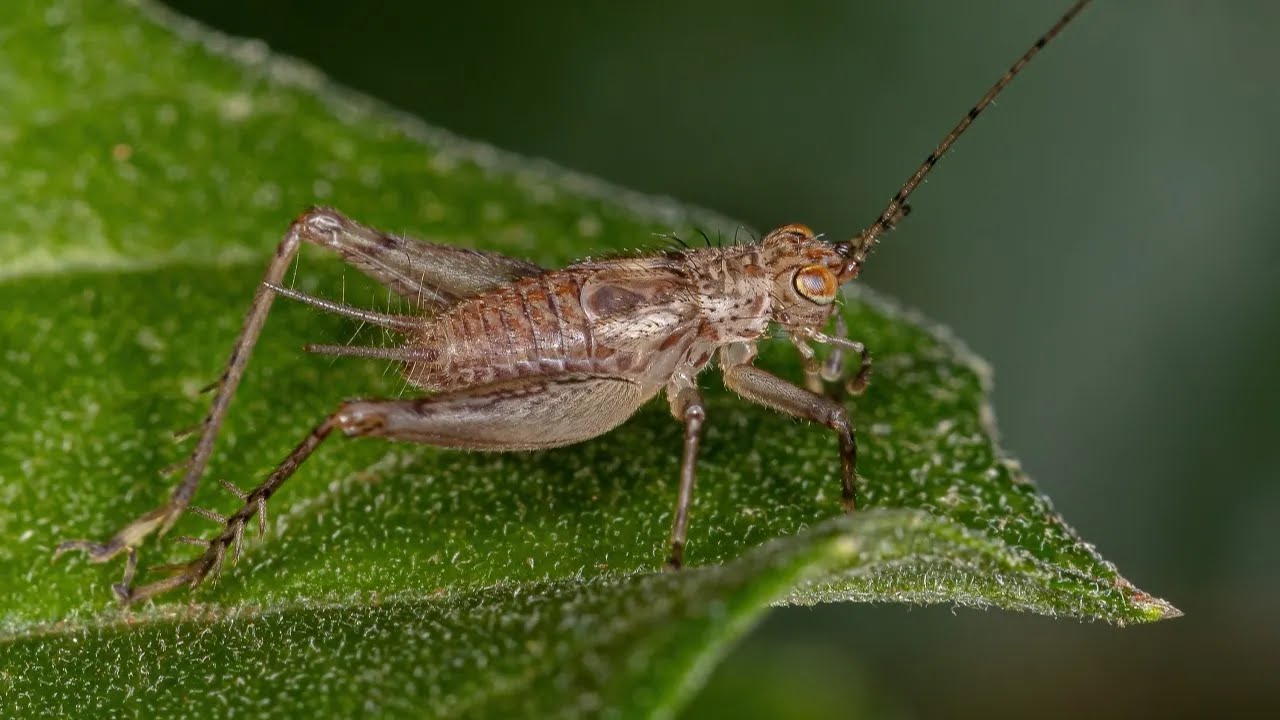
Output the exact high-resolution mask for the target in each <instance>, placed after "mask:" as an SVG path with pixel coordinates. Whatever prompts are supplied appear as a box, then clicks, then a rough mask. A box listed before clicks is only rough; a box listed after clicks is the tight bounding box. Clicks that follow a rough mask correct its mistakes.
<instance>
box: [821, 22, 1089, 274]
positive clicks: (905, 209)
mask: <svg viewBox="0 0 1280 720" xmlns="http://www.w3.org/2000/svg"><path fill="white" fill-rule="evenodd" d="M1091 1H1092V0H1077V2H1076V4H1074V5H1072V6H1071V8H1070V9H1069V10H1067V12H1066V13H1065V14H1063V16H1062V17H1061V18H1059V19H1058V22H1056V23H1054V24H1053V27H1051V28H1049V31H1048V32H1046V33H1045V34H1044V35H1041V36H1040V39H1039V40H1036V42H1035V44H1034V45H1032V46H1031V48H1030V49H1029V50H1027V51H1026V52H1025V53H1023V55H1022V57H1020V58H1018V61H1017V62H1015V63H1014V64H1013V66H1012V67H1010V68H1009V70H1008V71H1007V72H1005V74H1004V75H1002V76H1001V77H1000V79H999V80H997V81H996V84H995V85H992V86H991V89H990V90H987V94H986V95H983V96H982V99H981V100H979V101H978V104H977V105H974V106H973V108H972V109H970V110H969V112H968V114H966V115H965V116H964V117H963V118H962V119H961V120H960V122H959V123H957V124H956V126H955V127H954V128H952V129H951V132H949V133H947V136H946V137H944V138H943V139H942V142H940V143H938V147H936V148H934V151H933V152H931V153H929V157H927V158H925V159H924V162H923V163H922V164H921V165H920V167H919V168H918V169H917V170H916V171H915V173H913V174H912V175H911V177H910V178H908V179H907V182H906V183H904V184H903V185H902V188H901V189H899V190H898V192H897V194H895V195H894V196H893V199H892V200H890V201H889V204H888V205H887V206H885V209H884V211H883V212H881V213H880V216H879V217H877V218H876V221H875V222H874V223H872V224H871V227H869V228H867V229H866V230H863V231H862V232H860V233H858V236H857V237H856V238H854V239H853V240H850V241H849V242H845V243H840V246H841V248H840V249H841V252H843V253H844V254H846V255H848V256H849V257H850V260H849V262H848V264H847V265H846V274H856V272H857V270H858V268H859V267H860V266H861V265H862V263H863V262H864V261H865V260H866V259H867V254H868V253H870V252H871V247H872V246H873V245H875V244H876V238H878V237H879V236H880V234H881V233H883V232H884V231H886V230H892V229H893V227H894V225H896V224H897V223H898V221H899V220H901V219H902V218H904V217H906V216H907V214H908V213H910V212H911V207H910V206H909V205H907V198H908V197H910V196H911V193H912V192H914V191H915V189H916V187H918V186H919V185H920V183H921V182H923V181H924V179H925V176H926V175H928V174H929V171H930V170H932V169H933V166H934V165H937V164H938V161H939V160H941V159H942V156H943V155H946V154H947V151H948V150H950V149H951V146H952V144H954V143H955V141H956V139H957V138H959V137H960V136H961V135H963V134H964V131H965V130H968V129H969V126H970V125H972V124H973V121H974V119H975V118H977V117H978V115H980V114H982V111H983V110H986V109H987V106H988V105H990V104H991V102H992V101H993V100H995V99H996V96H997V95H999V94H1000V92H1001V91H1002V90H1004V89H1005V87H1006V86H1007V85H1008V84H1009V83H1010V82H1012V81H1013V78H1014V77H1015V76H1016V75H1017V74H1018V73H1020V72H1022V69H1023V68H1024V67H1026V65H1027V63H1029V62H1031V58H1033V57H1035V56H1036V55H1037V54H1038V53H1039V52H1040V50H1041V49H1042V48H1044V46H1045V45H1048V44H1049V41H1050V40H1052V39H1054V38H1055V37H1057V36H1058V33H1060V32H1062V29H1063V28H1065V27H1066V26H1067V24H1068V23H1070V22H1071V21H1072V20H1073V19H1075V16H1076V15H1079V14H1080V11H1081V10H1083V9H1084V7H1085V6H1086V5H1088V4H1089V3H1090V2H1091Z"/></svg>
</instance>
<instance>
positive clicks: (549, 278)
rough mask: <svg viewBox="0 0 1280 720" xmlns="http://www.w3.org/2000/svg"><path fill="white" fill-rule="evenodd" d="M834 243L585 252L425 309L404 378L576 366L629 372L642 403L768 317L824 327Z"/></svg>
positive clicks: (450, 382) (438, 379)
mask: <svg viewBox="0 0 1280 720" xmlns="http://www.w3.org/2000/svg"><path fill="white" fill-rule="evenodd" d="M832 248H833V246H832V245H831V244H830V243H825V242H821V241H817V240H815V239H814V237H813V233H812V232H811V231H809V229H808V228H805V227H803V226H800V225H791V226H787V227H784V228H781V229H779V230H775V231H774V232H773V233H771V234H770V235H769V236H767V237H766V238H764V240H763V241H762V242H761V243H760V244H759V245H746V246H734V247H730V248H719V247H708V248H698V249H686V250H678V251H671V252H668V253H666V254H663V255H660V256H657V257H639V258H620V259H611V260H603V261H587V262H582V263H578V264H575V265H571V266H569V267H567V268H565V269H563V270H556V271H552V272H548V273H546V274H544V275H538V276H534V277H527V278H521V279H519V280H517V281H515V282H512V283H510V284H508V285H503V286H501V287H498V288H495V289H494V290H492V291H490V292H487V293H485V294H483V295H478V296H476V297H473V298H469V299H467V300H465V301H462V302H460V303H458V304H457V305H455V306H453V307H451V308H449V309H448V310H447V311H446V312H444V313H442V314H440V315H438V316H435V317H427V318H423V327H422V330H421V331H420V332H415V333H411V334H410V335H409V339H408V341H407V344H409V345H413V346H416V347H417V348H418V349H419V351H420V352H421V353H422V355H423V356H424V359H423V360H420V361H417V362H412V361H411V362H409V363H408V366H407V368H406V376H407V378H408V379H409V380H410V381H411V382H412V383H414V384H415V385H417V386H418V387H421V388H422V389H424V390H431V391H434V392H448V391H451V390H456V389H459V388H463V387H469V386H472V385H476V384H479V383H490V382H497V381H505V380H515V379H517V378H529V377H540V376H559V375H562V374H564V373H582V374H587V375H601V376H609V377H616V378H626V379H628V380H630V381H632V382H634V383H635V384H636V385H637V386H638V387H639V390H640V392H641V395H642V397H643V399H645V400H647V399H649V398H650V397H653V396H654V395H655V394H656V393H657V392H658V391H659V390H661V389H662V388H663V387H665V386H666V384H667V381H668V380H669V379H670V378H671V376H672V374H673V373H674V372H676V370H677V369H681V370H684V371H687V372H692V373H697V372H698V371H700V370H702V369H703V368H704V367H706V366H707V364H708V363H709V362H710V361H711V359H712V356H713V355H714V352H715V350H716V348H718V347H720V346H722V345H727V344H729V343H734V342H754V341H756V340H759V339H760V338H761V337H763V336H764V335H765V334H766V333H767V331H768V329H769V325H770V323H771V322H776V323H778V324H780V325H781V326H783V327H788V326H799V327H821V326H823V325H825V324H826V322H827V320H828V318H829V317H830V315H831V312H832V311H833V309H834V305H833V304H832V303H833V301H834V299H835V296H836V293H837V291H838V284H837V282H838V281H837V280H836V278H837V275H838V273H839V272H840V270H841V269H842V268H843V266H844V264H845V258H844V257H843V256H841V255H839V254H838V253H835V252H833V249H832ZM815 277H818V278H820V281H821V282H822V283H823V284H821V285H816V286H815V280H814V278H815ZM607 429H608V428H605V429H603V430H601V432H604V430H607Z"/></svg>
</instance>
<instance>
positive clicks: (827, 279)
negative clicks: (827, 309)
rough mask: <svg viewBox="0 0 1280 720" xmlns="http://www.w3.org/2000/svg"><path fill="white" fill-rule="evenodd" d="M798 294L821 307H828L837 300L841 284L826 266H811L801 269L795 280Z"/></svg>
mask: <svg viewBox="0 0 1280 720" xmlns="http://www.w3.org/2000/svg"><path fill="white" fill-rule="evenodd" d="M794 282H795V286H796V292H798V293H800V295H801V296H803V297H804V298H806V299H808V300H812V301H813V302H815V303H817V304H819V305H827V304H830V303H831V302H832V301H834V300H835V299H836V293H837V292H839V290H840V283H838V282H836V276H835V273H833V272H831V271H830V270H828V269H827V267H826V266H825V265H810V266H808V267H804V268H800V271H799V272H797V273H796V279H795V281H794Z"/></svg>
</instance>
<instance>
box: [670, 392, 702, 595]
mask: <svg viewBox="0 0 1280 720" xmlns="http://www.w3.org/2000/svg"><path fill="white" fill-rule="evenodd" d="M667 400H668V401H669V402H670V404H671V414H672V415H674V416H675V418H676V419H677V420H679V421H681V422H683V423H684V454H683V456H682V457H681V460H680V490H679V494H678V495H677V496H676V511H675V516H674V518H673V519H672V521H671V557H670V558H669V559H668V560H667V567H669V568H671V569H673V570H679V569H680V566H681V565H683V564H684V543H685V536H686V534H687V532H688V530H689V506H690V505H691V504H692V503H693V484H694V480H695V479H696V478H697V471H698V446H699V444H700V443H701V441H702V423H703V421H704V420H706V417H707V411H706V407H705V406H704V405H703V403H702V393H700V392H698V388H697V386H696V385H695V384H694V382H693V378H692V377H691V376H690V375H689V374H688V373H683V372H682V373H677V374H676V375H675V376H673V377H672V378H671V382H670V384H668V385H667Z"/></svg>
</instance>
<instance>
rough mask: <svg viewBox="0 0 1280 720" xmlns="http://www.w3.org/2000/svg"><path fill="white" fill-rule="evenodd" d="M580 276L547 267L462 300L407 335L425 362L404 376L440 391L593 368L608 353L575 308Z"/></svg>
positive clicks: (411, 367)
mask: <svg viewBox="0 0 1280 720" xmlns="http://www.w3.org/2000/svg"><path fill="white" fill-rule="evenodd" d="M582 282H583V279H582V278H580V277H577V276H576V274H575V273H567V272H552V273H547V274H545V275H539V276H537V277H531V278H523V279H521V280H517V281H515V282H513V283H511V284H509V285H504V286H502V287H500V288H497V289H495V290H492V291H490V292H488V293H485V294H483V295H479V296H476V297H473V298H468V299H466V300H463V301H462V302H460V303H458V304H457V305H455V306H453V307H452V308H450V309H449V310H448V311H446V312H444V313H441V314H440V315H438V316H436V317H435V318H432V319H431V320H429V321H428V322H429V324H428V325H427V327H426V328H425V329H424V332H423V335H422V336H421V337H420V338H415V339H413V340H411V342H412V343H414V344H416V345H419V346H420V347H422V348H423V349H425V350H427V351H428V355H429V359H427V360H424V361H421V362H416V363H410V365H409V367H408V369H407V370H406V375H407V377H408V379H409V380H410V382H413V383H414V384H416V385H419V386H421V387H424V388H427V389H430V390H437V391H447V390H452V389H457V388H462V387H469V386H473V385H481V384H485V383H490V382H496V381H499V380H507V379H512V378H517V377H529V376H535V375H550V374H561V373H564V372H566V371H568V372H591V371H596V370H600V369H601V368H600V367H599V366H598V363H599V362H602V361H607V360H609V359H610V356H612V355H614V353H610V352H607V351H606V352H599V351H598V350H599V349H598V348H596V347H595V343H594V341H593V337H592V332H591V326H590V323H589V322H588V318H587V316H586V313H585V312H584V311H583V309H582V302H581V299H580V298H581V294H582Z"/></svg>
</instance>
